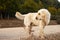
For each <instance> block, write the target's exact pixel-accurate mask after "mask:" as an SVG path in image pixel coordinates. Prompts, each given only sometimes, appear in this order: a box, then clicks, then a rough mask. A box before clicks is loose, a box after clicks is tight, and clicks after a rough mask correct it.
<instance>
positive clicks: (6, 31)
mask: <svg viewBox="0 0 60 40" xmlns="http://www.w3.org/2000/svg"><path fill="white" fill-rule="evenodd" d="M38 29H39V28H38V27H33V28H32V30H35V31H34V32H33V34H34V35H35V36H38ZM59 30H60V25H48V26H46V27H45V29H44V32H45V34H47V35H49V34H56V33H60V31H59ZM27 37H29V34H28V33H27V32H26V31H25V30H24V29H23V28H22V27H15V28H1V29H0V40H22V39H24V38H27Z"/></svg>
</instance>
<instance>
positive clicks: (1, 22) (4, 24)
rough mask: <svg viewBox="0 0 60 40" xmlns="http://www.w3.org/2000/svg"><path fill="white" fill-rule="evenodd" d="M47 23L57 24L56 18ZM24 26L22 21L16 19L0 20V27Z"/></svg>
mask: <svg viewBox="0 0 60 40" xmlns="http://www.w3.org/2000/svg"><path fill="white" fill-rule="evenodd" d="M49 25H57V22H56V20H51V21H50V23H49ZM21 26H22V27H24V24H23V21H22V20H18V19H13V20H7V19H5V20H0V28H9V27H21Z"/></svg>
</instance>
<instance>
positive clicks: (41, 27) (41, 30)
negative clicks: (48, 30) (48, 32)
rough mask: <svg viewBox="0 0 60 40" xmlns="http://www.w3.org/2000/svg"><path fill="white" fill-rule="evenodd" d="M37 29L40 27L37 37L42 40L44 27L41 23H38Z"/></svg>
mask: <svg viewBox="0 0 60 40" xmlns="http://www.w3.org/2000/svg"><path fill="white" fill-rule="evenodd" d="M39 27H40V31H39V34H40V35H39V37H40V38H44V25H43V23H42V22H40V25H39Z"/></svg>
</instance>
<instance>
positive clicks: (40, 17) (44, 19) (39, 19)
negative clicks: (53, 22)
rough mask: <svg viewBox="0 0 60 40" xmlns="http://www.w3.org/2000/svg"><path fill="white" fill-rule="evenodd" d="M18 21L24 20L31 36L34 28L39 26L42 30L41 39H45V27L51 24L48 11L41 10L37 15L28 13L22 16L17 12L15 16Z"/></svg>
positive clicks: (40, 32)
mask: <svg viewBox="0 0 60 40" xmlns="http://www.w3.org/2000/svg"><path fill="white" fill-rule="evenodd" d="M15 16H16V17H17V18H18V19H20V20H24V25H25V26H26V27H25V29H26V31H27V32H29V34H31V29H32V26H38V27H39V28H40V31H39V34H40V37H41V38H43V37H44V27H45V26H46V25H48V24H49V22H50V16H51V15H50V12H49V11H48V10H47V9H40V10H38V12H37V13H28V14H25V15H21V14H20V13H19V12H16V15H15Z"/></svg>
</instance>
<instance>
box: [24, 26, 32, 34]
mask: <svg viewBox="0 0 60 40" xmlns="http://www.w3.org/2000/svg"><path fill="white" fill-rule="evenodd" d="M25 29H26V31H27V32H28V33H29V34H31V26H26V27H25Z"/></svg>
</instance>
